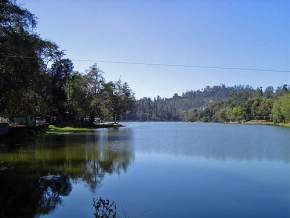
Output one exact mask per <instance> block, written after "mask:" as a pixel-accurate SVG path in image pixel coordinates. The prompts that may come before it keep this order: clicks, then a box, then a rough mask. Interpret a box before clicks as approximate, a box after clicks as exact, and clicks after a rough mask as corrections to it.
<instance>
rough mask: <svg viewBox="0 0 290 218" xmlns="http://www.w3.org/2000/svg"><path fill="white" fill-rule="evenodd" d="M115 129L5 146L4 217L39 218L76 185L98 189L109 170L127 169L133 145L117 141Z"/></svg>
mask: <svg viewBox="0 0 290 218" xmlns="http://www.w3.org/2000/svg"><path fill="white" fill-rule="evenodd" d="M109 134H115V132H113V133H110V132H109V131H107V132H104V133H102V134H99V135H92V134H91V135H90V134H88V135H86V134H84V135H66V136H64V135H62V136H49V137H45V138H40V139H38V140H36V141H34V143H32V144H31V145H29V146H24V145H20V146H16V147H13V148H11V147H7V146H5V145H2V146H1V151H0V205H1V207H0V217H3V218H4V217H9V218H10V217H11V218H12V217H13V218H17V217H35V216H38V215H43V214H48V213H50V212H52V211H53V210H55V209H56V208H57V207H58V206H60V205H61V203H62V200H63V197H64V196H68V195H69V194H70V193H71V191H72V183H77V182H82V183H86V184H88V186H89V187H90V189H91V190H92V191H95V190H96V189H97V187H98V186H99V185H100V184H101V183H102V181H103V179H104V177H105V176H106V175H107V174H120V173H122V172H125V171H126V170H127V168H128V167H129V165H130V164H131V163H132V162H133V161H134V152H133V150H132V147H130V146H128V145H127V144H126V140H125V138H126V137H123V138H124V140H120V141H118V143H115V142H116V141H115V138H114V137H113V138H112V137H111V136H109Z"/></svg>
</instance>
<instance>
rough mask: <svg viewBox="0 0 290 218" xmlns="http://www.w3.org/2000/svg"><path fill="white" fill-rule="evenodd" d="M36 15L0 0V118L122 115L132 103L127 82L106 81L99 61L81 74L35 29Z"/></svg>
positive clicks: (10, 0) (76, 117)
mask: <svg viewBox="0 0 290 218" xmlns="http://www.w3.org/2000/svg"><path fill="white" fill-rule="evenodd" d="M35 27H36V19H35V17H34V15H33V14H31V13H30V12H29V11H28V10H27V9H24V8H22V7H20V6H19V5H17V4H16V2H15V1H12V0H2V1H0V51H1V53H0V105H1V107H0V117H12V116H19V115H22V116H31V115H32V116H33V115H34V116H40V117H45V118H49V119H50V120H51V121H57V122H63V121H73V120H77V121H81V120H86V121H87V120H88V119H89V120H90V121H91V122H93V121H94V120H95V118H96V117H98V118H101V119H113V118H115V119H119V118H121V117H122V116H125V115H126V114H127V113H128V111H129V110H130V108H131V107H132V104H133V102H134V100H135V99H134V94H133V93H132V91H131V89H130V88H129V86H128V84H127V83H122V82H121V81H118V82H108V83H106V82H105V79H104V77H103V75H102V74H103V73H102V71H101V70H100V69H99V68H98V67H97V65H96V64H95V65H93V66H91V68H90V69H89V70H88V71H87V72H85V73H83V74H80V73H77V72H73V63H72V61H71V60H70V59H67V58H64V53H63V52H62V51H61V50H59V48H58V46H57V45H55V44H54V43H52V42H50V41H46V40H43V39H41V38H40V37H39V36H38V35H37V34H36V33H35Z"/></svg>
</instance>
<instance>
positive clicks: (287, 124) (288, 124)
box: [276, 123, 290, 128]
mask: <svg viewBox="0 0 290 218" xmlns="http://www.w3.org/2000/svg"><path fill="white" fill-rule="evenodd" d="M276 125H277V126H281V127H286V128H290V123H277V124H276Z"/></svg>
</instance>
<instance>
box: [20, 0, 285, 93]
mask: <svg viewBox="0 0 290 218" xmlns="http://www.w3.org/2000/svg"><path fill="white" fill-rule="evenodd" d="M18 3H20V4H22V5H23V6H24V7H26V8H28V9H29V10H30V11H31V12H32V13H34V14H35V15H36V16H37V17H38V19H39V20H38V28H37V30H38V32H39V33H40V35H41V36H42V37H43V38H45V39H49V40H52V41H54V42H56V43H57V44H58V45H59V46H60V47H61V48H62V49H64V50H65V51H66V54H67V56H68V57H69V58H71V59H105V60H118V61H132V62H154V63H155V62H160V63H169V64H185V65H207V66H216V65H218V66H230V67H258V68H274V69H290V1H289V0H284V1H283V0H282V1H280V0H240V1H239V0H235V1H232V0H219V1H216V0H211V1H210V0H191V1H190V0H183V1H182V0H168V1H166V0H143V1H141V0H131V1H129V0H128V1H127V0H123V1H117V0H116V1H110V0H49V1H47V0H21V1H18ZM91 64H93V62H78V61H74V65H75V69H76V70H79V71H84V70H85V69H87V68H88V67H89V66H90V65H91ZM99 66H100V68H101V69H103V70H104V71H105V72H106V74H105V77H106V79H107V80H117V79H119V78H121V79H122V80H124V81H127V82H128V83H129V85H130V86H131V87H132V89H133V90H134V91H135V93H136V96H137V97H138V98H139V97H143V96H149V97H153V96H156V95H160V96H163V97H169V96H172V95H173V93H175V92H177V93H182V92H183V91H186V90H190V89H194V90H195V89H200V88H203V87H205V86H206V85H216V84H217V85H218V84H221V83H224V84H226V85H235V84H249V85H252V86H254V87H256V86H263V87H265V86H267V85H274V86H278V85H282V84H284V83H288V84H289V83H290V73H283V72H282V73H276V72H275V73H274V72H255V71H234V70H217V69H210V70H209V69H184V68H179V67H171V68H169V67H161V66H159V67H156V66H155V67H153V66H136V65H119V64H104V63H99Z"/></svg>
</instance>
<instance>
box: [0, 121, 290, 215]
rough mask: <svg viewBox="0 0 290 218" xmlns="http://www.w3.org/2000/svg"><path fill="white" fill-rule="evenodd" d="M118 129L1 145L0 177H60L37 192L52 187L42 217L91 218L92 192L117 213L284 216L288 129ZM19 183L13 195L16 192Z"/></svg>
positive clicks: (288, 203)
mask: <svg viewBox="0 0 290 218" xmlns="http://www.w3.org/2000/svg"><path fill="white" fill-rule="evenodd" d="M126 126H127V127H125V128H120V129H103V130H97V131H96V133H95V134H92V133H88V134H74V135H61V136H53V137H48V138H45V139H40V140H38V141H36V142H35V143H34V144H31V145H30V146H28V147H21V148H19V149H15V150H11V151H6V152H2V153H1V154H0V160H1V162H3V161H4V162H5V163H6V165H7V163H9V164H8V167H13V168H9V169H11V170H8V171H5V172H6V174H5V175H7V176H12V178H15V179H14V180H13V181H14V184H15V186H17V185H19V184H20V183H19V182H17V181H15V180H19V181H22V180H23V181H26V182H27V183H28V182H31V181H32V182H36V184H39V181H40V180H39V177H42V178H43V176H44V178H50V177H45V176H47V175H49V174H57V175H60V177H59V179H58V180H57V182H54V181H51V180H49V181H47V182H45V183H43V182H42V183H41V186H40V187H45V189H41V191H42V192H44V193H43V195H42V196H46V195H48V194H53V193H54V192H55V193H57V194H59V195H58V196H56V197H60V200H61V201H60V202H56V203H57V206H56V209H53V210H51V211H49V213H48V214H47V215H44V214H43V213H41V214H42V216H43V217H60V218H62V217H93V208H92V199H93V198H94V197H100V196H101V197H104V198H107V199H111V200H114V201H116V203H117V207H118V212H119V215H120V217H138V218H139V217H144V218H145V217H156V218H157V217H172V218H177V217H178V218H180V217H205V218H207V217H208V218H211V217H214V218H215V217H223V218H233V217H235V218H250V217H251V218H252V217H253V218H254V217H255V218H256V217H263V218H264V217H273V218H277V217H279V218H283V217H285V218H286V217H290V165H289V163H288V162H289V158H290V157H289V155H290V153H289V150H290V143H289V142H290V129H283V128H275V127H269V126H242V125H221V124H192V123H128V124H126ZM14 171H15V172H14ZM7 172H9V173H7ZM67 176H68V177H69V178H70V180H69V182H70V184H69V182H68V180H67ZM31 177H32V179H31ZM5 178H6V177H5ZM24 179H25V180H24ZM7 181H9V179H7ZM0 182H1V184H0V187H1V190H0V191H1V193H4V192H5V190H6V189H7V186H8V184H7V183H5V181H3V179H1V176H0ZM58 183H61V185H60V186H58ZM23 184H26V183H25V182H24V183H23ZM19 186H20V188H22V189H23V188H26V189H27V187H26V186H25V187H21V185H19ZM20 188H19V187H18V189H16V190H14V192H12V194H15V195H16V197H17V194H19V193H18V192H19V190H21V189H20ZM30 190H31V192H33V193H38V192H35V190H34V189H33V187H30ZM45 190H46V191H45ZM47 190H49V192H48V191H47ZM52 190H55V191H54V192H53V191H52ZM9 193H11V192H9ZM5 194H7V193H5ZM7 195H8V196H9V194H7ZM10 195H11V194H10ZM10 197H11V196H10ZM12 197H13V196H12ZM14 197H15V196H14ZM1 198H3V194H2V196H1V195H0V201H1V202H5V199H1ZM36 199H37V198H36ZM40 199H42V198H40ZM1 202H0V203H1ZM44 203H47V202H44ZM44 205H45V204H44ZM0 212H1V210H0Z"/></svg>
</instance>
